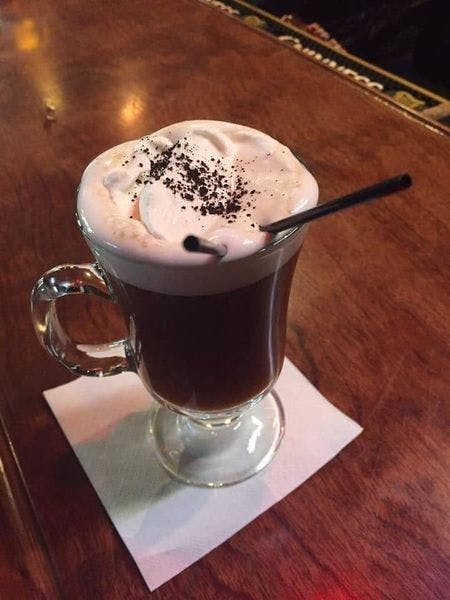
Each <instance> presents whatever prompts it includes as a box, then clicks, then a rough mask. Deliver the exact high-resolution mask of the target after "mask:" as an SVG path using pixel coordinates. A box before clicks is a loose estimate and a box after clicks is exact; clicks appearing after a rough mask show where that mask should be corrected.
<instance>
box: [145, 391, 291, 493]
mask: <svg viewBox="0 0 450 600" xmlns="http://www.w3.org/2000/svg"><path fill="white" fill-rule="evenodd" d="M152 431H153V436H154V440H155V445H156V452H157V455H158V459H159V461H160V462H161V464H162V465H163V467H164V468H165V469H166V470H167V471H168V472H169V473H170V475H172V476H173V477H175V478H176V479H178V480H180V481H183V482H184V483H188V484H190V485H197V486H202V487H222V486H224V485H231V484H233V483H238V482H239V481H243V480H244V479H247V478H248V477H251V476H252V475H255V474H256V473H258V471H261V469H264V467H266V466H267V465H268V464H269V463H270V461H271V460H272V458H273V457H274V456H275V452H276V451H277V448H278V446H279V444H280V442H281V439H282V437H283V434H284V412H283V407H282V405H281V401H280V398H279V397H278V394H277V393H276V392H275V391H271V392H270V393H268V394H267V395H266V396H265V397H264V398H263V399H262V400H261V401H260V402H258V403H256V404H255V405H253V406H251V407H250V408H248V409H247V410H246V411H245V412H243V413H241V414H238V415H237V416H236V417H235V418H234V419H230V418H229V417H228V418H225V419H223V420H222V421H221V420H220V418H218V415H215V416H214V418H211V419H204V420H202V421H199V420H195V419H192V418H190V417H187V416H184V415H181V414H178V413H176V412H173V411H172V410H169V409H167V408H165V407H164V406H159V407H158V409H157V410H156V413H155V416H154V418H153V424H152Z"/></svg>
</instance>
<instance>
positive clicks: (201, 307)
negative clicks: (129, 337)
mask: <svg viewBox="0 0 450 600" xmlns="http://www.w3.org/2000/svg"><path fill="white" fill-rule="evenodd" d="M297 256H298V252H297V253H296V254H295V255H294V256H292V258H290V259H289V260H288V262H286V263H285V264H284V266H283V267H281V268H280V269H279V270H277V271H275V272H274V273H272V274H271V275H270V276H268V277H265V278H264V279H261V280H260V281H257V282H256V283H252V284H251V285H248V286H246V287H242V288H239V289H236V290H232V291H230V292H226V293H220V294H212V295H204V296H174V295H168V294H161V293H157V292H152V291H148V290H143V289H140V288H137V287H134V286H132V285H129V284H127V283H124V282H122V281H120V280H118V279H117V278H116V277H114V276H112V275H111V274H108V279H109V282H110V285H111V287H112V288H113V290H114V293H115V296H116V298H117V300H118V302H119V303H120V304H121V305H122V307H123V308H124V310H125V311H126V312H127V313H128V316H129V317H131V319H132V320H133V321H134V325H135V330H136V332H137V334H136V335H137V341H136V347H135V348H134V349H133V350H134V352H135V360H136V363H137V366H138V370H139V374H140V376H141V378H142V379H143V380H144V382H145V384H146V385H147V387H148V388H149V389H150V390H152V391H154V392H155V393H156V394H157V395H158V396H160V397H161V398H163V399H164V400H166V401H168V402H171V403H172V404H175V405H178V406H180V407H183V408H185V409H191V410H203V411H212V410H224V409H229V408H231V407H234V406H238V405H240V404H242V403H244V402H246V401H248V400H250V399H251V398H254V397H256V396H258V395H259V394H261V393H262V392H263V391H265V390H267V389H268V388H270V387H271V386H272V385H273V384H274V382H275V381H276V379H277V377H278V375H279V373H280V370H281V367H282V364H283V358H284V347H285V337H286V313H287V305H288V300H289V292H290V287H291V282H292V275H293V272H294V268H295V263H296V261H297Z"/></svg>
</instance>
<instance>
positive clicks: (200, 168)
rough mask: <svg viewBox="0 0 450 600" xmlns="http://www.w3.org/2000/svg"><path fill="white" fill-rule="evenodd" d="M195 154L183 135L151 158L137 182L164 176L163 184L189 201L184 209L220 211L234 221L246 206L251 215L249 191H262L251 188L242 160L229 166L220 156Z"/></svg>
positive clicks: (255, 192)
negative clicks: (199, 157)
mask: <svg viewBox="0 0 450 600" xmlns="http://www.w3.org/2000/svg"><path fill="white" fill-rule="evenodd" d="M143 141H144V142H145V140H143ZM146 150H147V152H146ZM140 151H141V152H144V153H146V154H147V155H148V154H149V152H148V148H145V147H142V148H140ZM195 154H196V148H195V147H194V146H192V145H191V144H190V142H189V141H188V140H187V139H186V138H182V139H181V140H180V141H178V142H177V143H176V144H174V145H173V146H172V147H171V148H168V149H167V150H165V151H163V152H161V153H160V154H158V155H157V156H156V157H154V158H153V159H151V158H150V170H149V171H148V172H146V173H145V174H141V175H140V176H139V177H138V178H137V179H136V183H137V184H138V185H140V184H142V183H144V184H147V183H148V184H152V183H153V182H155V181H159V180H161V183H162V185H164V187H166V188H167V189H169V190H170V191H171V192H172V193H173V194H174V195H177V196H179V197H180V198H181V199H182V200H184V201H185V202H186V206H182V210H185V209H186V208H190V209H191V210H194V211H198V213H199V214H200V215H202V216H203V217H205V216H207V215H217V216H220V217H223V219H224V220H225V221H226V222H227V223H230V224H232V223H234V222H235V221H236V220H237V214H238V213H239V212H240V211H241V210H243V209H246V210H245V213H246V216H247V217H250V216H251V214H250V213H249V212H248V211H249V209H250V208H252V207H253V208H254V206H252V204H251V202H248V199H249V195H251V196H253V195H254V194H257V193H259V192H257V191H256V190H254V189H250V182H249V181H247V180H246V179H245V168H244V166H243V164H242V161H238V163H239V164H236V165H232V166H231V169H230V167H228V166H226V165H224V164H223V163H222V161H221V159H220V158H216V159H215V158H214V157H209V158H208V159H206V160H201V159H198V158H196V157H195ZM139 166H142V163H139ZM244 198H245V201H244ZM252 200H253V198H252Z"/></svg>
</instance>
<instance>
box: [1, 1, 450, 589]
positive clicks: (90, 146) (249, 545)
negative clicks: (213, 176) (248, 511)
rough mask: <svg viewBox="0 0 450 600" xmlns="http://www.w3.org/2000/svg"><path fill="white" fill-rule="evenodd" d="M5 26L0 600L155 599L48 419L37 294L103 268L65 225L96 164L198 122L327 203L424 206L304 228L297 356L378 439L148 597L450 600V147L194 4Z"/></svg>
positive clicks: (98, 327)
mask: <svg viewBox="0 0 450 600" xmlns="http://www.w3.org/2000/svg"><path fill="white" fill-rule="evenodd" d="M0 10H1V13H0V16H1V18H2V29H1V31H2V49H1V54H0V108H1V115H2V118H1V121H0V142H1V147H2V167H1V171H0V205H1V219H0V233H1V236H0V257H1V268H0V283H1V306H0V317H1V323H2V327H1V329H0V336H1V337H0V343H1V355H0V365H1V388H0V401H1V404H0V409H1V418H2V429H1V430H0V457H1V463H0V552H1V556H0V579H1V581H0V596H1V597H2V599H9V598H14V599H15V598H20V599H22V598H46V599H48V598H58V597H62V598H77V599H78V598H82V599H94V598H95V599H100V598H108V599H113V598H114V599H116V598H120V599H122V598H133V599H136V598H145V597H148V596H149V595H150V594H149V592H148V590H147V589H146V587H145V585H144V583H143V581H142V579H141V577H140V575H139V573H138V571H137V568H136V566H135V565H134V563H133V560H132V559H131V558H130V556H129V555H128V553H127V551H126V549H125V547H124V545H123V543H122V542H121V540H120V539H119V537H118V535H117V534H116V532H115V530H114V529H113V527H112V525H111V523H110V522H109V520H108V518H107V517H106V515H105V512H104V510H103V508H102V506H101V504H100V502H99V500H98V499H97V496H96V494H95V492H94V490H93V489H92V487H91V486H90V484H89V482H88V481H87V478H86V476H85V475H84V473H83V472H82V470H81V468H80V466H79V464H78V462H77V460H76V458H75V456H74V454H73V452H72V450H71V448H70V447H69V445H68V443H67V442H66V440H65V438H64V435H63V434H62V432H61V430H60V429H59V427H58V426H57V424H56V422H55V420H54V418H53V417H52V415H51V413H50V411H49V409H48V407H47V406H46V404H45V402H44V400H43V398H42V394H41V392H42V390H44V389H47V388H49V387H52V386H55V385H57V384H60V383H63V382H65V381H68V380H69V379H70V375H68V374H66V373H65V372H64V371H63V369H62V368H61V367H60V366H58V365H57V364H56V363H55V362H54V361H53V360H52V359H51V358H49V357H48V356H47V355H46V354H45V353H44V352H43V351H42V349H41V348H40V347H39V345H38V342H37V340H36V339H35V336H34V332H33V330H32V327H31V322H30V316H29V292H30V289H31V287H32V285H33V283H34V281H35V280H36V278H37V277H38V276H39V275H40V274H41V272H43V271H45V270H46V269H47V268H49V267H50V266H53V265H57V264H59V263H61V262H70V261H73V262H80V261H88V260H89V252H88V250H87V248H86V246H85V244H84V243H83V240H82V238H81V236H80V235H79V233H78V231H77V227H76V225H75V221H74V217H73V212H74V194H75V190H76V187H77V183H78V181H79V178H80V174H81V172H82V169H83V166H84V165H86V163H87V162H88V161H89V160H90V159H91V158H92V157H94V156H95V155H96V154H98V153H99V152H101V151H102V150H104V149H106V148H108V147H110V146H112V145H114V144H117V143H119V142H121V141H123V140H124V139H130V138H135V137H138V136H140V135H143V134H145V133H148V132H151V131H154V130H156V129H158V128H159V127H161V126H162V125H164V124H167V123H170V122H175V121H180V120H183V119H189V118H212V119H223V120H229V121H236V122H242V123H245V124H248V125H251V126H254V127H257V128H258V129H261V130H263V131H266V132H268V133H270V134H272V135H273V136H275V137H276V138H278V139H279V140H281V141H282V142H284V143H285V144H287V145H289V146H290V147H291V148H293V149H294V150H296V151H298V152H299V153H300V154H301V155H302V156H303V157H304V158H305V159H306V161H307V163H308V164H309V165H310V167H311V169H312V170H313V172H314V173H315V175H316V176H317V179H318V181H319V184H320V187H321V198H322V200H326V199H330V198H331V197H333V196H336V195H338V194H341V193H344V192H347V191H350V190H352V189H355V188H357V187H359V186H361V187H362V186H364V185H366V184H370V183H373V182H375V181H377V180H379V179H382V178H384V177H387V176H390V175H394V174H397V173H400V172H403V171H409V172H410V173H411V174H412V176H413V177H414V181H415V184H414V187H413V188H412V189H411V190H408V191H407V192H405V193H403V194H402V195H401V196H398V198H395V199H393V198H391V199H389V200H384V201H378V202H377V203H375V204H373V205H369V206H366V207H363V208H360V209H354V210H353V211H349V212H347V213H346V214H342V215H336V216H333V217H330V218H328V219H326V220H324V221H322V222H318V223H317V224H314V225H313V226H311V229H310V231H309V234H308V239H307V242H306V245H305V248H304V250H303V253H302V256H301V259H300V262H299V265H298V269H297V272H296V278H295V283H294V288H293V293H292V302H291V307H290V319H289V330H288V349H287V352H288V356H289V357H290V358H291V359H292V360H293V361H294V362H295V363H296V364H297V365H298V367H300V369H302V371H303V372H304V373H305V374H306V376H307V377H308V378H309V379H310V380H311V381H312V382H313V383H314V385H316V386H317V387H318V388H319V389H320V391H321V392H322V393H323V394H324V395H325V396H326V397H327V398H329V399H330V400H331V401H332V402H333V403H334V404H335V405H336V406H337V407H339V408H340V409H342V410H343V411H345V412H346V413H347V414H349V415H350V416H351V417H352V418H354V419H356V420H357V421H358V422H360V423H361V424H362V425H363V426H364V428H365V431H364V433H363V434H362V435H361V436H360V437H359V438H358V439H357V440H356V441H355V442H353V443H352V444H351V445H350V446H349V447H347V448H346V449H345V450H344V451H343V452H342V453H341V454H340V455H339V456H338V457H337V458H336V459H335V460H333V461H332V462H331V463H329V464H328V465H327V466H326V467H325V468H323V469H322V470H321V471H320V472H319V473H317V474H316V475H315V476H314V477H313V478H312V479H311V480H309V481H308V482H306V483H305V484H304V485H302V486H301V487H300V488H299V489H297V490H296V491H295V492H294V493H292V494H291V495H290V496H288V497H287V498H286V499H285V500H283V501H282V502H280V503H279V504H277V505H276V506H275V507H273V508H272V509H271V510H269V511H268V512H266V513H265V514H264V515H263V516H261V517H260V518H258V519H257V520H256V521H254V522H253V523H251V524H250V525H249V526H248V527H246V528H245V529H244V530H243V531H240V532H239V533H238V534H237V535H235V536H234V537H233V538H232V539H230V540H229V541H227V542H226V543H225V544H223V545H221V546H220V547H219V548H217V549H216V550H214V551H213V552H211V553H210V554H209V555H208V556H206V557H205V558H204V559H202V560H201V561H199V562H198V563H196V564H195V565H194V566H192V567H191V568H190V569H188V570H186V571H185V572H183V573H182V574H180V575H179V576H178V577H176V578H175V579H173V580H172V581H170V582H169V583H167V584H166V585H164V586H163V587H162V588H160V589H159V590H157V591H156V592H155V593H154V597H155V598H183V599H184V598H192V599H196V600H197V599H200V600H201V599H203V598H208V599H209V598H223V599H225V598H226V599H228V598H242V599H244V598H245V599H250V598H251V599H253V598H257V599H258V598H270V599H273V598H280V599H284V598H308V599H330V600H331V599H333V600H335V599H337V600H339V599H344V598H345V599H347V598H354V599H361V598H364V599H366V598H376V599H378V598H395V599H396V600H397V599H401V598H405V599H409V598H414V599H415V600H418V599H430V598H440V599H441V598H444V597H445V596H446V594H447V593H448V588H449V586H450V573H449V563H448V554H449V550H450V543H449V527H448V506H449V478H448V468H449V451H448V448H449V446H448V431H449V427H448V425H449V421H448V394H449V373H450V370H449V364H448V363H449V348H448V340H449V336H450V328H449V320H448V308H449V275H450V272H449V231H448V218H449V215H450V208H449V192H448V190H449V187H450V175H449V159H450V142H449V140H448V138H446V137H445V136H443V135H442V134H440V133H438V132H436V131H433V130H431V129H429V128H427V127H426V126H424V125H423V124H422V123H419V122H416V121H414V120H413V119H411V118H407V117H406V116H405V115H404V114H402V113H401V112H398V111H397V110H396V109H393V108H392V107H391V106H388V105H385V104H383V103H382V102H381V101H379V99H378V98H376V97H374V96H373V95H372V94H370V93H369V92H365V91H364V90H362V89H361V88H359V87H357V86H355V85H354V84H352V83H351V82H349V81H347V80H345V79H343V78H341V77H340V76H339V75H338V74H335V73H332V72H330V71H328V70H326V69H325V68H323V67H321V66H319V65H317V64H315V63H313V62H311V61H310V60H308V59H307V58H304V57H303V56H300V55H299V54H298V53H295V52H294V51H292V50H291V49H288V48H286V47H283V46H281V45H279V44H278V43H277V42H276V41H274V40H272V39H269V38H268V37H267V36H266V35H265V34H262V33H258V32H256V31H254V30H251V29H250V28H248V27H246V26H245V25H243V24H242V23H238V22H237V21H233V20H232V19H229V18H228V17H227V16H225V15H224V14H221V13H220V12H219V11H216V10H214V9H211V8H209V7H207V6H205V5H202V4H201V3H199V2H196V1H194V0H178V1H175V0H153V1H152V2H150V1H148V0H135V1H128V2H106V1H104V2H97V3H94V2H87V1H82V0H73V1H72V2H58V1H57V0H46V1H43V2H40V3H34V2H32V1H31V0H28V1H25V0H24V1H20V0H17V1H13V0H10V1H9V2H8V1H7V2H6V3H4V4H3V5H2V8H1V9H0ZM72 300H73V299H72ZM72 300H71V302H72V304H70V308H71V309H72V310H73V307H74V303H73V301H72ZM66 304H67V303H64V306H63V308H67V306H65V305H66ZM76 306H77V307H79V306H80V304H76ZM89 306H90V309H91V310H90V313H89V315H90V319H89V320H88V323H87V324H86V325H85V327H84V328H81V326H79V324H78V323H75V325H74V327H75V328H77V330H78V335H79V336H82V337H83V339H84V338H86V339H90V340H91V341H104V334H102V333H101V332H102V330H103V331H104V329H105V327H106V326H107V325H108V326H109V327H110V329H111V338H113V337H114V333H115V330H117V329H118V328H120V323H119V319H118V317H117V316H116V315H111V312H110V311H107V310H106V309H105V310H103V307H100V308H99V307H98V305H97V304H96V305H95V310H94V305H89ZM95 332H97V333H95ZM93 337H96V339H95V340H93V339H92V338H93Z"/></svg>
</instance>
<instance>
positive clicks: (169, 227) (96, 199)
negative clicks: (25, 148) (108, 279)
mask: <svg viewBox="0 0 450 600" xmlns="http://www.w3.org/2000/svg"><path fill="white" fill-rule="evenodd" d="M317 198H318V188H317V183H316V181H315V179H314V178H313V176H312V175H311V174H310V173H309V172H308V171H307V169H306V168H305V167H304V166H303V165H302V163H300V162H299V161H298V160H297V159H296V158H295V157H294V155H293V154H292V152H291V151H290V150H289V149H288V148H287V147H285V146H283V145H282V144H280V143H279V142H277V141H276V140H274V139H273V138H271V137H270V136H268V135H266V134H263V133H261V132H259V131H257V130H255V129H251V128H250V127H245V126H242V125H235V124H232V123H224V122H220V121H186V122H183V123H177V124H175V125H171V126H168V127H165V128H164V129H161V130H159V131H157V132H156V133H154V134H151V135H148V136H145V137H143V138H141V139H140V140H137V141H132V142H125V143H123V144H120V145H119V146H116V147H114V148H112V149H110V150H107V151H106V152H104V153H103V154H101V155H100V156H98V157H97V158H96V159H94V160H93V161H92V162H91V163H90V165H89V166H88V167H87V169H86V170H85V172H84V174H83V177H82V180H81V184H80V188H79V193H78V215H79V218H80V221H81V223H82V226H83V229H84V230H85V232H86V234H87V235H88V237H89V238H90V239H91V240H92V241H94V242H97V243H100V244H101V245H104V246H105V247H108V248H110V249H113V250H115V251H118V252H120V253H121V254H125V255H127V256H128V255H130V257H136V258H138V259H142V260H150V261H155V262H162V263H168V264H194V265H195V264H197V265H199V264H204V263H206V262H211V261H212V260H216V259H215V258H214V257H210V256H206V255H201V254H197V253H189V252H187V251H186V250H184V248H183V246H182V241H183V239H184V238H185V237H186V236H187V235H197V236H199V237H202V238H204V239H206V240H208V241H210V242H212V243H220V244H224V245H225V246H226V247H227V254H226V257H225V259H223V260H226V261H229V260H234V259H237V258H243V257H245V256H249V255H251V254H253V253H255V252H257V251H258V250H259V249H261V248H263V247H264V246H265V245H267V244H268V243H269V242H270V241H271V239H272V235H271V234H268V233H263V232H261V231H259V225H265V224H268V223H272V222H274V221H277V220H278V219H282V218H284V217H287V216H289V215H292V214H293V213H297V212H300V211H303V210H306V209H307V208H310V207H312V206H314V205H315V204H316V203H317Z"/></svg>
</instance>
